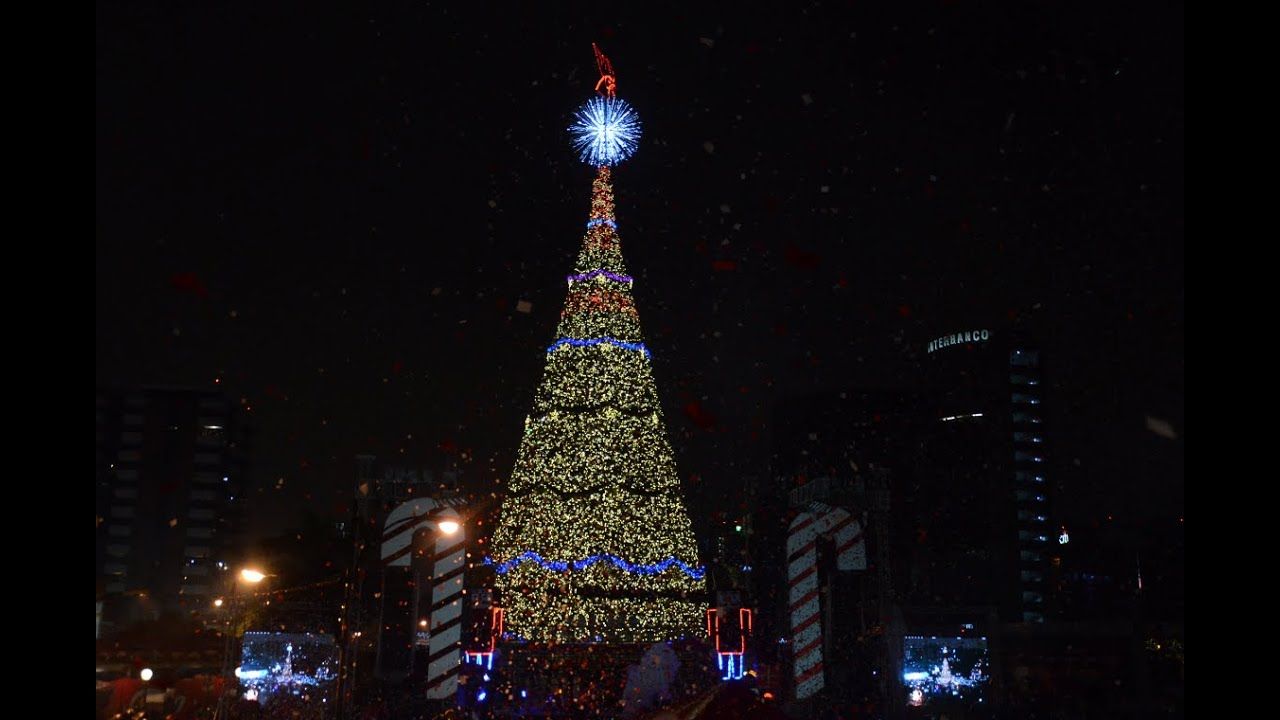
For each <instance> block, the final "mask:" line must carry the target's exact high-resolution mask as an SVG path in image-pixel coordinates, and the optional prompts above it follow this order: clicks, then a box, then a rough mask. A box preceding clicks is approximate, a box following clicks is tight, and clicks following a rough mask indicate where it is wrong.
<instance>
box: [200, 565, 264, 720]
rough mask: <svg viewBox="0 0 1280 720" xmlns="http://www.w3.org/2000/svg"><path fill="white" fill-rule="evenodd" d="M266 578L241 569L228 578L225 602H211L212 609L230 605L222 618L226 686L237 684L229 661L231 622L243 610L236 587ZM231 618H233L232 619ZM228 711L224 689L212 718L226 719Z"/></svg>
mask: <svg viewBox="0 0 1280 720" xmlns="http://www.w3.org/2000/svg"><path fill="white" fill-rule="evenodd" d="M266 577H267V574H266V573H264V572H262V571H261V570H258V569H256V568H248V567H247V568H243V569H241V570H240V572H239V573H237V574H235V575H233V576H231V577H230V578H228V580H227V584H228V585H229V586H230V587H229V588H228V591H229V592H228V593H227V600H226V601H225V602H224V601H223V599H222V598H218V599H217V600H214V601H213V605H214V607H222V606H223V605H224V604H230V607H229V608H228V610H229V611H228V612H227V615H226V617H224V618H223V628H224V631H223V636H224V640H223V647H222V676H223V677H224V678H226V679H227V680H228V684H230V685H232V686H233V687H234V686H236V685H237V684H238V683H237V681H236V680H235V679H234V677H235V673H234V671H233V667H232V666H233V665H234V663H233V662H232V659H231V656H232V649H233V638H232V635H233V632H234V628H233V627H232V622H233V620H237V621H238V620H239V619H240V618H242V617H243V616H244V610H245V608H244V602H243V601H242V602H240V603H239V605H238V606H237V604H236V586H237V585H238V583H239V582H243V583H246V584H248V585H257V584H258V583H260V582H262V581H263V580H265V579H266ZM237 581H238V582H237ZM237 611H238V612H237ZM233 616H235V617H234V618H233ZM229 710H230V708H229V707H228V705H227V691H226V690H225V689H224V690H223V693H222V695H221V696H219V697H218V707H217V708H216V709H215V710H214V714H213V716H214V718H216V719H217V720H223V718H226V716H227V712H228V711H229Z"/></svg>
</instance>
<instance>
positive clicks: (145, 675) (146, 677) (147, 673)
mask: <svg viewBox="0 0 1280 720" xmlns="http://www.w3.org/2000/svg"><path fill="white" fill-rule="evenodd" d="M138 677H140V678H142V682H151V678H152V677H155V673H154V672H152V671H151V668H142V672H140V673H138Z"/></svg>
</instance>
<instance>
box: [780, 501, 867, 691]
mask: <svg viewBox="0 0 1280 720" xmlns="http://www.w3.org/2000/svg"><path fill="white" fill-rule="evenodd" d="M819 537H829V538H832V539H833V540H834V541H835V545H836V568H837V569H839V570H866V569H867V544H866V541H865V540H864V539H863V536H862V523H861V522H860V521H859V520H857V519H855V518H854V517H853V516H852V515H851V514H850V513H849V511H848V510H845V509H844V508H838V507H837V508H833V507H830V506H827V505H824V504H822V503H818V502H815V503H810V504H809V506H808V508H807V509H806V510H805V511H803V512H801V513H800V514H799V515H796V517H795V518H794V519H793V520H792V521H791V527H790V529H789V531H788V534H787V577H788V580H789V581H790V584H791V592H790V595H789V597H788V601H789V608H790V610H791V647H792V648H793V652H792V657H793V663H794V665H793V669H794V674H795V683H796V699H797V700H802V699H804V698H807V697H809V696H811V695H813V694H814V693H816V692H818V691H819V690H821V689H822V687H823V685H824V684H825V681H824V678H823V673H822V619H821V618H822V614H821V609H820V607H819V603H818V538H819Z"/></svg>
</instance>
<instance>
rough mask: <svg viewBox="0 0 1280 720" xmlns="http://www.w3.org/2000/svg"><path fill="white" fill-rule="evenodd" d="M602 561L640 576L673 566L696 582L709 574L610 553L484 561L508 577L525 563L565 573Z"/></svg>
mask: <svg viewBox="0 0 1280 720" xmlns="http://www.w3.org/2000/svg"><path fill="white" fill-rule="evenodd" d="M601 560H608V561H609V562H611V563H613V564H614V565H615V566H616V567H617V568H618V569H620V570H623V571H625V572H629V573H634V574H638V575H658V574H660V573H663V572H666V571H667V570H670V569H671V568H672V567H673V566H678V567H679V568H680V570H681V571H682V572H683V573H684V574H685V575H688V576H689V577H691V578H693V579H694V580H701V579H702V578H703V577H704V576H706V574H707V569H706V568H705V567H696V568H694V567H689V566H688V565H685V564H684V563H683V562H681V561H680V560H678V559H676V558H674V557H669V558H667V559H666V560H663V561H661V562H656V563H654V564H652V565H633V564H631V563H629V562H627V561H626V560H623V559H622V558H620V557H618V556H617V555H610V554H608V553H602V554H600V555H592V556H590V557H586V558H583V559H581V560H574V561H573V562H564V561H562V560H544V559H543V558H542V556H541V555H539V554H538V553H536V552H534V551H532V550H526V551H524V552H522V553H520V554H519V555H517V556H515V557H514V558H511V559H510V560H508V561H506V562H504V563H501V564H496V565H495V563H494V562H493V558H489V557H486V558H485V559H484V564H485V565H494V570H496V571H497V573H498V574H499V575H506V574H507V573H508V572H510V571H511V570H512V569H513V568H514V567H515V566H516V565H519V564H520V563H523V562H535V563H537V564H538V565H540V566H542V567H543V568H544V569H546V570H554V571H556V572H564V571H565V570H568V569H569V568H571V567H572V568H573V569H574V570H586V569H587V568H589V567H591V566H592V565H594V564H596V563H598V562H600V561H601Z"/></svg>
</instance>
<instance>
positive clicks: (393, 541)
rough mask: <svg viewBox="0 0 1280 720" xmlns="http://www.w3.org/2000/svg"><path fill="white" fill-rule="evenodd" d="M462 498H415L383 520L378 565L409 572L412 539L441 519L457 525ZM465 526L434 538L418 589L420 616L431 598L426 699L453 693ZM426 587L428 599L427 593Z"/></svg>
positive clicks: (459, 634) (459, 650)
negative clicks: (427, 572) (428, 569)
mask: <svg viewBox="0 0 1280 720" xmlns="http://www.w3.org/2000/svg"><path fill="white" fill-rule="evenodd" d="M462 505H463V500H462V499H461V498H445V499H441V500H436V499H433V498H418V499H416V500H410V501H409V502H406V503H404V504H403V505H400V506H399V507H397V508H396V509H395V510H392V511H391V514H389V515H388V516H387V522H386V525H385V528H386V531H385V532H384V533H383V536H382V562H383V564H384V565H386V566H387V567H408V566H409V564H410V555H411V551H412V550H413V536H414V534H415V533H416V532H417V531H418V530H421V529H423V528H424V527H435V525H436V524H437V523H439V522H441V521H443V520H450V519H452V520H455V521H456V520H457V518H458V511H457V510H456V508H458V507H461V506H462ZM466 540H467V533H466V527H465V526H464V525H462V524H461V523H459V526H458V529H457V530H456V531H455V532H454V533H453V534H452V535H445V534H444V533H437V537H436V541H435V543H434V544H433V546H432V551H431V557H430V558H429V563H430V565H431V577H430V578H429V579H428V578H424V579H423V582H422V583H421V584H420V586H419V588H418V600H417V603H418V612H415V613H413V614H411V615H410V617H411V618H416V617H421V616H422V615H423V614H424V613H423V610H422V607H421V606H422V605H423V604H425V603H423V602H422V599H423V598H426V597H430V598H431V602H430V610H429V613H430V620H429V621H428V622H429V627H428V628H427V631H426V633H427V697H428V698H432V699H451V698H453V696H454V694H455V693H456V692H457V690H458V671H459V669H460V668H461V665H462V585H463V583H462V580H463V577H462V575H463V572H464V571H465V570H466V555H467V552H466ZM428 588H430V594H429V595H428V594H427V590H428Z"/></svg>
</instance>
